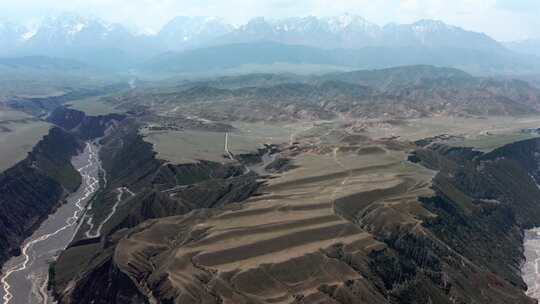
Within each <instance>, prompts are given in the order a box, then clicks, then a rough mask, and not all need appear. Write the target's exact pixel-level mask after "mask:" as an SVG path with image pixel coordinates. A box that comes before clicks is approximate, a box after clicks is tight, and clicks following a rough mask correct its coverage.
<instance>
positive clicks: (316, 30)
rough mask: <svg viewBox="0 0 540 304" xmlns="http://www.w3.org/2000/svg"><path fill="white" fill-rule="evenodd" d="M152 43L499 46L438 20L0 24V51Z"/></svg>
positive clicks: (170, 46) (66, 18) (176, 46)
mask: <svg viewBox="0 0 540 304" xmlns="http://www.w3.org/2000/svg"><path fill="white" fill-rule="evenodd" d="M141 41H146V42H148V41H152V42H151V43H152V44H154V46H155V47H157V48H158V49H159V50H160V51H169V50H183V49H189V48H194V47H200V46H207V45H216V44H227V43H239V42H242V43H245V42H255V41H257V42H260V41H271V42H280V43H285V44H296V45H307V46H312V47H318V48H325V49H335V48H362V47H370V46H392V47H398V46H429V47H456V48H460V47H466V48H475V49H486V48H487V49H497V48H502V46H501V45H500V44H499V43H498V42H496V41H495V40H493V39H491V38H490V37H488V36H487V35H485V34H482V33H475V32H471V31H466V30H464V29H461V28H459V27H455V26H451V25H447V24H445V23H443V22H440V21H433V20H422V21H419V22H416V23H413V24H388V25H385V26H382V27H381V26H378V25H376V24H373V23H371V22H369V21H367V20H365V19H364V18H362V17H359V16H354V15H348V14H346V15H342V16H338V17H298V18H287V19H280V20H269V19H265V18H262V17H259V18H254V19H252V20H250V21H249V22H248V23H246V24H245V25H241V26H238V27H235V26H233V25H230V24H227V23H226V22H225V21H224V20H222V19H220V18H214V17H177V18H175V19H173V20H171V21H170V22H169V23H168V24H166V25H165V26H164V27H163V28H162V29H161V31H159V32H158V33H157V34H155V35H140V34H135V33H133V32H131V31H129V30H127V29H126V28H125V27H124V26H122V25H120V24H111V23H107V22H104V21H102V20H97V19H92V18H85V17H81V16H77V15H73V14H63V15H60V16H58V17H53V18H47V19H45V20H43V22H42V23H41V25H39V26H38V27H36V28H31V29H28V28H25V27H24V26H22V25H16V24H12V23H0V42H1V43H2V46H3V48H2V50H0V52H2V53H3V54H4V55H5V53H12V52H13V50H15V49H22V50H25V51H37V50H49V49H58V48H60V47H99V48H120V49H126V48H129V47H133V46H134V44H135V45H136V44H138V43H141Z"/></svg>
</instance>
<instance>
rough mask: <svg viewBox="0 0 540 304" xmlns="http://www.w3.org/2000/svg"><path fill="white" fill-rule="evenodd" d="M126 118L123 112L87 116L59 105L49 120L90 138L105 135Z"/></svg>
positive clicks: (86, 138) (78, 134)
mask: <svg viewBox="0 0 540 304" xmlns="http://www.w3.org/2000/svg"><path fill="white" fill-rule="evenodd" d="M124 118H125V116H124V115H121V114H108V115H99V116H87V115H86V114H85V113H84V112H82V111H77V110H73V109H69V108H66V107H63V106H59V107H57V108H55V110H54V111H52V113H51V114H50V115H49V117H48V118H47V120H48V121H49V122H51V123H53V124H55V125H57V126H60V127H62V128H64V129H65V130H67V131H70V132H71V133H73V134H74V135H76V136H77V137H79V138H80V139H83V140H88V139H93V138H99V137H103V136H104V135H105V131H106V130H107V129H109V128H110V127H112V126H115V125H117V124H118V123H119V122H120V121H122V120H123V119H124Z"/></svg>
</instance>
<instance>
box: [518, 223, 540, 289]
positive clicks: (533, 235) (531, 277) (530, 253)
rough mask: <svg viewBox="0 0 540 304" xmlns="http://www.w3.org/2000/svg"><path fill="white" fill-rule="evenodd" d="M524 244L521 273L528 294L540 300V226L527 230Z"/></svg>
mask: <svg viewBox="0 0 540 304" xmlns="http://www.w3.org/2000/svg"><path fill="white" fill-rule="evenodd" d="M523 246H524V250H525V251H524V253H525V262H524V263H523V266H522V267H521V274H522V277H523V280H524V281H525V283H526V284H527V287H528V289H527V295H528V296H529V297H531V298H534V299H539V300H540V228H535V229H531V230H527V231H525V239H524V242H523Z"/></svg>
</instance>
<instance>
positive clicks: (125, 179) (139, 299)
mask: <svg viewBox="0 0 540 304" xmlns="http://www.w3.org/2000/svg"><path fill="white" fill-rule="evenodd" d="M137 129H138V125H137V123H136V122H135V121H133V120H130V119H128V120H125V121H123V122H122V123H120V124H119V125H118V126H117V128H115V130H114V132H112V133H111V134H109V135H108V136H106V137H105V138H104V139H103V140H102V144H103V147H102V150H101V157H102V160H103V166H104V168H105V170H106V171H107V172H108V174H107V182H108V183H107V187H106V188H105V189H102V191H101V192H100V193H99V194H98V196H97V199H96V201H95V202H94V209H96V208H97V209H104V208H106V206H108V205H109V206H110V205H111V204H112V203H113V202H112V201H113V200H114V199H115V198H116V197H117V194H116V193H117V192H116V190H117V189H118V188H119V187H126V188H129V189H131V190H130V191H133V192H134V193H133V195H132V196H131V197H128V198H126V199H125V200H123V201H122V204H121V205H120V206H119V207H118V209H117V211H116V212H115V213H114V215H113V216H112V217H111V218H110V219H109V220H108V221H107V223H106V224H105V225H104V227H103V230H102V235H101V237H100V238H99V239H90V240H88V239H85V238H84V235H83V234H82V232H81V233H80V235H79V236H78V239H79V240H78V241H76V242H74V243H73V244H72V245H71V246H70V248H68V249H67V250H66V251H64V252H63V253H62V255H61V256H60V258H59V260H58V262H57V263H56V265H55V273H56V274H55V282H54V288H55V293H56V294H57V295H58V298H59V299H60V301H61V302H63V303H145V302H146V301H147V299H146V298H145V297H144V296H142V295H143V293H141V291H140V290H139V289H138V287H137V286H136V285H134V284H133V282H132V279H131V278H130V277H129V276H127V275H126V274H125V273H123V272H122V271H121V270H120V269H119V268H118V266H117V265H116V263H115V262H114V252H115V250H116V246H117V242H118V240H120V239H121V237H122V236H124V235H125V234H126V233H130V231H131V230H132V229H137V228H134V227H136V226H137V225H139V224H141V223H142V222H144V221H146V220H149V219H155V218H163V217H167V216H173V215H179V214H187V213H189V212H191V211H192V210H195V209H202V208H213V207H218V206H225V205H229V204H234V203H236V202H239V201H242V200H244V199H246V198H247V197H249V196H250V195H251V194H252V193H253V192H254V191H255V190H256V189H257V188H258V186H259V181H257V175H256V174H254V173H251V174H244V171H245V168H244V167H243V166H241V165H239V164H221V163H215V162H204V161H202V162H199V163H192V164H180V165H173V164H166V163H164V162H163V161H161V160H158V159H156V158H155V152H154V151H153V149H152V145H151V144H148V143H146V142H145V141H143V140H142V137H141V136H140V135H139V134H138V133H137ZM100 213H101V214H102V213H103V212H100V211H96V213H95V217H96V218H95V220H96V221H99V220H100ZM83 229H84V226H83ZM81 252H85V254H83V255H81V254H79V253H81Z"/></svg>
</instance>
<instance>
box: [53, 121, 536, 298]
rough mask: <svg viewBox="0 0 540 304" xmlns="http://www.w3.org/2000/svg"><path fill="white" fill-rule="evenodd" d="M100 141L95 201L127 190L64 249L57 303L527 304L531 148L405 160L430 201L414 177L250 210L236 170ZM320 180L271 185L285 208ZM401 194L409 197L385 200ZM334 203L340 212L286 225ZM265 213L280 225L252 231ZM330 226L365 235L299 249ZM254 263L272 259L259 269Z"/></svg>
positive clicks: (532, 220) (133, 141)
mask: <svg viewBox="0 0 540 304" xmlns="http://www.w3.org/2000/svg"><path fill="white" fill-rule="evenodd" d="M103 143H104V150H102V152H103V153H106V155H105V154H104V156H103V158H104V164H105V166H106V167H107V168H108V169H109V170H112V171H111V174H110V176H109V178H110V186H109V189H108V190H107V191H109V192H110V193H109V194H107V193H104V194H103V202H106V201H107V199H109V200H110V199H112V198H113V197H114V196H115V195H113V194H114V192H112V191H113V190H114V189H115V188H116V187H129V188H130V189H132V190H133V191H135V192H136V193H135V195H134V196H131V197H130V198H127V199H126V200H124V201H122V204H121V206H120V207H119V208H118V210H117V211H116V213H115V215H114V216H113V217H112V218H111V220H110V221H109V222H108V223H107V224H106V225H105V227H104V230H103V234H102V236H101V237H100V238H99V239H80V240H78V241H76V242H75V243H73V244H72V245H71V246H70V248H69V249H68V250H66V251H65V252H64V253H63V254H62V256H61V258H60V259H59V261H58V263H57V265H56V266H55V269H56V276H55V285H54V286H55V292H56V293H57V295H58V298H59V300H60V302H61V303H152V302H160V303H282V302H283V303H289V302H291V300H292V301H293V302H294V303H334V304H335V303H345V304H348V303H370V304H372V303H381V304H383V303H384V304H387V303H425V304H428V303H448V304H450V303H460V304H465V303H497V304H506V303H527V304H528V303H535V301H533V300H532V299H530V298H527V297H526V296H525V294H524V289H525V285H524V283H523V281H522V279H521V277H520V272H519V266H520V263H521V260H522V249H521V248H522V247H521V244H522V231H523V229H525V228H528V227H531V226H538V225H540V189H539V188H538V186H537V183H536V179H537V176H538V171H539V169H538V168H539V167H538V164H539V162H538V159H537V158H538V155H540V154H539V152H540V140H538V139H536V140H529V141H523V142H518V143H514V144H511V145H507V146H505V147H502V148H500V149H497V150H495V151H493V152H491V153H487V154H484V153H481V152H476V151H473V150H472V149H468V148H452V147H447V146H444V145H437V144H430V145H427V146H424V147H419V148H418V149H417V150H416V151H415V152H414V153H413V154H412V155H411V157H410V160H412V161H414V162H417V163H420V164H422V165H423V166H425V167H428V168H431V169H434V170H437V172H438V173H437V174H436V175H435V177H434V179H433V181H432V182H433V185H432V187H433V190H434V194H433V193H432V192H430V193H432V194H430V195H428V196H427V197H425V194H426V192H421V191H420V192H417V190H418V189H421V188H423V187H424V186H425V185H423V184H422V182H420V183H419V182H418V180H414V179H412V180H409V179H408V177H407V176H403V181H404V183H403V184H397V185H396V186H395V187H390V188H388V189H386V190H385V191H381V190H374V191H367V192H362V193H361V195H356V196H345V197H343V198H340V199H336V200H335V201H334V202H331V203H332V204H330V205H328V204H326V203H323V204H321V203H315V202H313V201H311V202H310V203H308V204H307V205H305V206H304V205H295V204H294V202H293V203H291V204H290V205H287V204H283V201H282V202H280V203H278V204H277V205H268V204H271V203H270V201H271V199H269V200H265V198H261V201H264V202H265V204H262V205H261V204H257V203H255V204H252V205H250V206H249V207H246V209H244V207H245V206H244V205H243V204H239V203H237V202H240V201H243V200H245V199H247V198H248V197H251V198H249V201H251V203H254V201H255V202H256V201H257V199H258V197H257V196H253V194H254V193H256V192H255V191H256V190H257V189H258V181H257V178H258V177H257V175H255V174H251V173H248V174H245V171H244V170H243V169H244V168H243V167H242V166H239V165H235V164H216V163H211V162H201V163H199V164H189V165H171V164H164V163H162V162H160V161H158V160H156V159H155V156H154V154H153V152H152V149H151V146H149V145H148V144H146V143H144V141H142V140H141V138H140V136H139V135H138V134H137V133H136V132H133V128H132V127H130V126H129V124H128V123H127V122H123V123H122V124H121V125H120V126H119V128H118V129H117V131H115V134H111V135H109V136H107V137H106V138H105V139H104V141H103ZM349 148H350V147H349ZM105 151H106V152H105ZM254 157H255V158H257V157H256V155H255V156H254ZM247 158H248V159H251V157H247ZM374 170H376V169H374ZM379 170H383V169H379ZM304 172H305V171H304ZM375 172H379V173H380V172H381V171H375ZM336 174H337V175H339V174H343V175H344V176H347V173H336ZM336 174H334V175H336ZM349 174H352V175H351V176H353V177H352V178H351V179H353V178H357V179H361V178H365V176H371V178H376V177H375V175H370V174H368V173H366V174H367V175H365V176H364V175H362V172H360V171H359V172H358V174H359V175H358V176H355V175H354V174H355V173H354V172H352V171H351V172H350V173H349ZM334 175H328V176H325V177H326V178H327V179H331V178H333V177H334ZM430 176H431V175H430ZM411 177H412V176H411ZM321 180H322V179H321V177H319V176H316V177H315V178H305V176H304V178H303V179H300V181H295V182H293V183H292V184H290V183H284V184H283V185H282V186H281V187H279V186H277V188H273V189H274V190H276V189H281V190H283V189H285V190H288V191H291V192H285V193H281V196H283V197H284V199H289V200H290V199H291V197H294V195H297V193H300V194H305V191H306V190H305V189H303V188H301V187H304V186H305V185H307V184H310V183H314V185H315V188H314V189H320V188H321V186H320V184H318V183H319V182H321ZM339 183H340V184H341V185H342V186H341V187H344V186H343V182H342V181H341V179H340V180H339ZM278 185H279V183H278ZM323 188H324V187H323ZM402 188H403V189H402ZM262 189H263V190H261V191H270V190H271V189H272V186H268V188H266V186H263V187H262ZM342 190H343V189H342ZM316 191H320V190H316ZM399 191H402V192H403V191H405V193H406V195H405V196H403V195H401V196H397V197H396V196H394V195H395V192H399ZM419 193H420V194H419ZM259 194H261V193H259ZM422 195H424V196H422ZM270 197H274V198H275V197H280V193H279V192H278V193H272V194H271V195H270ZM267 198H268V197H267ZM398 199H399V200H400V201H398ZM403 200H405V201H406V202H405V203H403ZM109 205H110V202H109ZM351 205H362V206H363V207H362V208H352V206H351ZM214 207H220V208H214ZM330 207H331V208H336V209H338V210H336V211H337V212H338V214H340V215H341V216H340V217H339V218H338V217H335V216H333V215H325V216H318V217H315V218H308V219H306V220H302V221H296V222H289V221H288V220H287V219H286V218H285V216H286V215H288V216H299V214H303V213H308V214H318V212H323V211H325V212H326V209H327V208H330ZM287 211H289V212H290V211H295V212H299V213H287ZM272 212H277V213H279V214H282V215H283V218H279V221H278V223H273V224H265V223H259V222H257V220H256V219H258V221H261V222H264V220H265V219H264V217H265V214H268V215H269V216H271V214H272ZM251 217H253V218H251ZM305 226H307V227H308V228H309V229H307V230H306V231H302V229H304V228H305ZM288 229H292V230H293V232H292V233H291V234H288V235H286V237H280V236H279V235H280V233H282V232H283V231H287V230H288ZM333 229H337V232H338V238H342V237H343V238H345V237H347V236H350V237H356V236H361V237H360V238H359V239H357V240H355V241H354V242H352V243H347V242H346V240H344V241H343V242H338V243H335V244H334V243H331V244H333V245H329V246H322V247H318V248H319V249H317V250H314V251H309V250H308V249H306V248H309V246H312V245H313V244H316V243H317V244H318V242H320V241H321V240H322V241H324V240H325V237H327V235H328V236H329V237H330V238H332V235H333ZM246 236H247V240H246V243H242V240H243V239H244V238H246ZM250 236H253V237H251V238H250ZM224 244H228V245H224ZM231 244H232V245H231ZM229 245H230V246H233V245H234V246H233V247H231V248H228V247H226V246H229ZM288 246H292V247H288ZM287 248H293V249H290V251H289V249H287ZM285 249H287V250H285ZM302 250H307V251H306V252H307V253H305V254H304V253H302V254H298V251H300V252H302ZM284 252H286V253H287V255H286V257H285V256H283V254H285V253H284ZM262 257H265V258H268V259H270V260H271V263H263V264H261V265H258V264H256V262H254V261H255V260H256V259H261V258H262ZM237 261H240V262H237ZM244 265H246V266H245V268H244ZM216 269H219V271H216Z"/></svg>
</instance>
